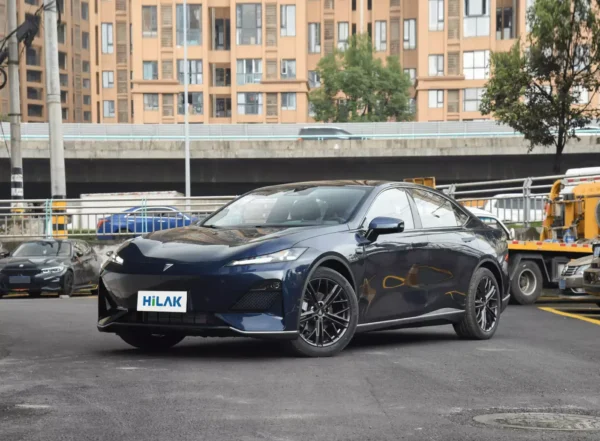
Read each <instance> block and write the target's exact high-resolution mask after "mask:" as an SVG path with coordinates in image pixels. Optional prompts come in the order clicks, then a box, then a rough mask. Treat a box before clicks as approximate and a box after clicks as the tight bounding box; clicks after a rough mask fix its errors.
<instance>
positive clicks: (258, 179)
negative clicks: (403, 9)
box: [0, 135, 600, 199]
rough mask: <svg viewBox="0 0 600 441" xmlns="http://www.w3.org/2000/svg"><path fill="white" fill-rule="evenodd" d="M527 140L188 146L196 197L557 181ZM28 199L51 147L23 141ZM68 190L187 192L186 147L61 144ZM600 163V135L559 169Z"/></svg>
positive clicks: (39, 193) (42, 186) (571, 148)
mask: <svg viewBox="0 0 600 441" xmlns="http://www.w3.org/2000/svg"><path fill="white" fill-rule="evenodd" d="M527 149H528V143H527V142H526V141H525V140H524V139H523V138H522V137H512V136H511V137H506V136H505V137H497V138H490V137H486V138H428V139H370V140H348V141H321V142H320V141H296V140H278V141H260V140H254V141H192V142H191V155H192V164H191V169H192V192H193V194H195V195H223V194H239V193H241V192H243V191H247V190H249V189H251V188H255V187H257V186H261V185H270V184H276V183H282V182H290V181H301V180H314V179H390V180H401V179H403V178H405V177H411V176H436V178H437V180H438V182H439V183H449V182H464V181H476V180H488V179H508V178H519V177H526V176H538V175H548V174H552V164H553V150H551V149H543V148H536V149H535V150H534V151H533V152H531V153H527ZM7 153H8V152H7V150H6V149H2V150H0V199H8V198H10V185H9V182H10V166H9V159H8V156H7ZM23 157H24V178H25V196H26V197H27V198H45V197H49V189H50V184H49V183H50V170H49V152H48V142H47V140H28V141H24V142H23ZM65 157H66V168H67V193H68V196H69V197H77V196H79V194H81V193H94V192H112V191H143V190H179V191H182V190H183V189H184V163H183V158H184V149H183V142H182V141H174V140H143V139H142V140H137V141H124V140H115V141H90V140H72V141H66V142H65ZM592 165H598V166H600V137H598V136H595V135H593V136H582V137H581V141H579V142H578V141H572V142H571V143H569V145H568V146H567V148H566V151H565V154H564V160H563V168H564V169H567V168H572V167H584V166H592Z"/></svg>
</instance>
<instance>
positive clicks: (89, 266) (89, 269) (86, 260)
mask: <svg viewBox="0 0 600 441" xmlns="http://www.w3.org/2000/svg"><path fill="white" fill-rule="evenodd" d="M77 243H78V246H79V248H80V249H81V251H82V253H83V255H82V256H81V257H80V261H81V265H82V267H83V270H82V280H81V285H90V284H92V283H94V282H92V280H93V279H94V272H95V271H94V267H95V265H96V263H97V260H96V258H95V257H96V256H95V254H93V253H92V248H91V247H90V246H89V245H88V244H87V243H86V242H84V241H77Z"/></svg>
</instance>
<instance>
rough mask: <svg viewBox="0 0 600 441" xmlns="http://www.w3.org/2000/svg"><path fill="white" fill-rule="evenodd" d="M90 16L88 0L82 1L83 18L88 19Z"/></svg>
mask: <svg viewBox="0 0 600 441" xmlns="http://www.w3.org/2000/svg"><path fill="white" fill-rule="evenodd" d="M89 17H90V5H89V3H87V2H81V19H82V20H87V19H88V18H89Z"/></svg>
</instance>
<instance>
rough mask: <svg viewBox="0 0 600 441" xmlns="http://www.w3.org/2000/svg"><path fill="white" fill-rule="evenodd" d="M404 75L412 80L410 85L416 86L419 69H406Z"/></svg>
mask: <svg viewBox="0 0 600 441" xmlns="http://www.w3.org/2000/svg"><path fill="white" fill-rule="evenodd" d="M404 73H405V74H406V75H408V77H409V78H410V83H411V84H412V85H413V86H414V85H415V81H416V79H417V69H410V68H409V69H404Z"/></svg>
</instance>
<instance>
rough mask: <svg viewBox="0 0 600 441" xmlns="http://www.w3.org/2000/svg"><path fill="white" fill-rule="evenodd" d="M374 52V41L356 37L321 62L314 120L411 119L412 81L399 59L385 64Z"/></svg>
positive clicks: (313, 94)
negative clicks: (319, 85)
mask: <svg viewBox="0 0 600 441" xmlns="http://www.w3.org/2000/svg"><path fill="white" fill-rule="evenodd" d="M374 52H375V50H374V48H373V44H372V42H371V38H370V37H369V36H368V35H357V36H353V37H352V38H351V39H350V42H349V46H348V48H347V49H346V50H345V51H335V53H333V54H331V55H327V56H325V57H323V58H322V59H321V60H320V61H319V64H318V66H317V72H318V74H319V75H320V77H321V87H319V88H318V89H314V90H312V91H311V92H310V95H309V100H310V102H311V104H312V106H313V110H314V112H315V120H317V121H323V122H385V121H389V120H396V121H407V120H410V119H411V118H412V113H411V109H410V95H409V89H410V87H411V83H410V78H409V77H408V75H406V74H405V73H404V72H403V71H402V68H401V67H400V61H399V60H398V58H397V57H388V58H387V60H386V63H385V65H384V63H382V62H381V60H380V59H378V58H376V57H375V53H374ZM340 99H341V100H344V101H343V103H342V104H341V103H340Z"/></svg>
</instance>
